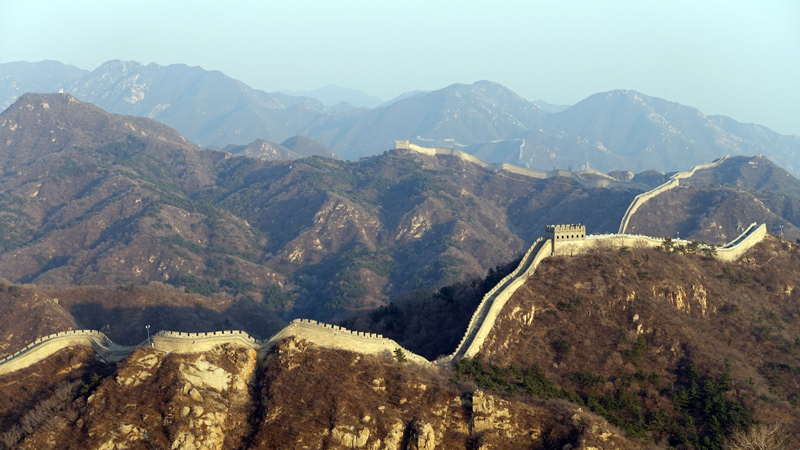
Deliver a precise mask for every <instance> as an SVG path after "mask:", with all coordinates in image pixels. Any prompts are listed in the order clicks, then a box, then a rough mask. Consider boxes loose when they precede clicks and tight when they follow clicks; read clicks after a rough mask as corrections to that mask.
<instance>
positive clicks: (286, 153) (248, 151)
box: [222, 139, 302, 161]
mask: <svg viewBox="0 0 800 450" xmlns="http://www.w3.org/2000/svg"><path fill="white" fill-rule="evenodd" d="M222 151H223V152H228V153H233V154H234V155H237V156H247V157H248V158H262V159H267V160H270V161H287V160H293V159H300V158H302V156H300V154H299V153H296V152H293V151H292V150H290V149H288V148H286V147H284V146H283V145H280V144H275V143H273V142H267V141H265V140H263V139H256V140H255V141H253V142H251V143H249V144H247V145H233V144H231V145H227V146H225V148H223V149H222Z"/></svg>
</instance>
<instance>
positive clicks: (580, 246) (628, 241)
mask: <svg viewBox="0 0 800 450" xmlns="http://www.w3.org/2000/svg"><path fill="white" fill-rule="evenodd" d="M766 232H767V226H766V225H765V224H761V225H757V224H755V223H753V224H751V225H750V226H749V227H748V228H747V229H746V230H745V231H744V233H742V235H741V236H739V237H737V238H736V239H734V240H733V241H731V242H730V243H729V244H727V245H725V246H724V247H720V248H718V249H717V256H716V257H717V259H720V260H723V261H734V260H736V259H738V258H739V257H740V256H741V255H742V254H744V252H746V251H747V250H749V249H750V248H751V247H752V246H754V245H755V244H757V243H758V242H760V241H761V240H762V239H763V238H764V236H766ZM673 242H674V243H675V244H676V245H687V244H689V241H685V240H675V241H673ZM663 243H664V240H663V239H657V238H652V237H649V236H637V235H620V234H607V235H590V236H586V238H585V239H571V240H565V241H561V242H558V243H556V242H554V241H553V240H551V239H543V238H540V239H539V240H537V241H536V242H535V243H534V244H533V245H532V246H531V248H530V249H528V252H527V253H526V254H525V256H524V257H523V258H522V261H521V262H520V264H519V266H517V268H516V270H514V272H512V273H511V274H509V275H508V276H507V277H505V278H503V280H502V281H500V283H498V284H497V286H495V288H494V289H492V290H491V291H489V292H488V293H487V294H486V295H485V296H484V298H483V300H482V301H481V304H480V305H479V306H478V308H477V309H476V310H475V313H474V314H473V316H472V319H471V320H470V323H469V326H468V327H467V331H466V332H465V333H464V337H463V338H462V339H461V342H460V343H459V345H458V348H457V349H456V351H455V352H453V354H452V355H451V356H450V358H449V359H448V360H447V361H444V362H452V361H454V360H456V359H459V358H464V357H473V356H475V354H477V353H478V352H480V348H481V346H482V345H483V343H484V342H485V341H486V338H487V337H488V336H489V332H490V331H491V329H492V328H493V327H494V324H495V322H496V321H497V317H498V316H499V315H500V311H501V310H502V309H503V307H504V306H505V304H506V303H507V302H508V300H509V299H510V298H511V296H512V295H514V292H516V291H517V289H519V288H520V287H521V286H522V285H523V284H524V283H525V281H526V280H527V279H528V278H529V277H530V276H531V275H533V273H534V271H535V270H536V267H537V266H538V265H539V263H540V262H541V261H542V260H543V259H545V258H547V257H548V256H552V255H562V256H577V255H580V254H582V253H586V252H587V251H589V250H591V249H593V248H603V247H606V248H620V247H631V248H654V247H657V246H659V245H661V244H663ZM531 255H533V256H531Z"/></svg>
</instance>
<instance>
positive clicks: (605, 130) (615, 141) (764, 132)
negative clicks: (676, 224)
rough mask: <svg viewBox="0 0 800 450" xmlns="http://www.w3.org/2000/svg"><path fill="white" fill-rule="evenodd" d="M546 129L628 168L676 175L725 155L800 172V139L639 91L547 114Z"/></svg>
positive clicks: (609, 95) (616, 93) (596, 97)
mask: <svg viewBox="0 0 800 450" xmlns="http://www.w3.org/2000/svg"><path fill="white" fill-rule="evenodd" d="M542 125H543V126H547V127H551V128H552V129H553V130H554V131H556V132H559V133H566V134H568V135H570V136H575V137H580V138H583V139H585V140H588V141H589V143H592V144H594V145H597V146H598V147H602V148H605V149H606V150H607V151H608V152H610V153H611V154H614V155H617V156H621V157H624V158H627V159H628V164H629V166H628V167H626V168H627V169H628V170H634V171H640V170H647V169H655V170H661V171H672V170H676V169H675V168H676V167H686V166H691V165H695V164H699V163H702V162H707V161H711V160H713V159H716V158H718V157H720V156H722V155H725V154H730V155H742V154H744V155H751V156H752V155H755V154H756V153H761V154H763V155H764V156H766V157H768V158H770V159H771V160H773V161H775V162H776V163H777V164H778V165H780V166H781V167H784V168H785V169H786V170H788V171H789V172H792V173H800V172H799V171H800V166H798V163H797V161H798V156H800V137H799V136H795V135H792V136H782V135H779V134H777V133H774V132H772V131H770V130H768V129H766V128H765V127H762V126H758V125H752V124H743V123H739V122H736V121H734V120H732V119H730V118H727V117H723V116H706V115H705V114H703V113H701V112H700V111H698V110H696V109H694V108H691V107H688V106H683V105H680V104H678V103H674V102H669V101H666V100H662V99H660V98H656V97H650V96H647V95H644V94H641V93H638V92H635V91H626V90H617V91H610V92H605V93H600V94H595V95H592V96H591V97H589V98H587V99H585V100H583V101H581V102H578V103H577V104H576V105H574V106H572V107H570V108H568V109H566V110H564V111H562V112H560V113H557V114H551V115H548V116H546V117H545V118H544V119H543V120H542ZM528 138H529V139H532V140H533V139H535V137H534V136H528ZM589 162H590V164H592V166H596V167H598V168H599V167H601V166H600V165H599V164H598V163H594V162H593V161H589ZM617 168H618V169H619V168H622V167H617ZM601 170H605V169H604V168H603V169H601ZM609 170H610V169H609Z"/></svg>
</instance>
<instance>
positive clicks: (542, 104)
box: [533, 100, 572, 114]
mask: <svg viewBox="0 0 800 450" xmlns="http://www.w3.org/2000/svg"><path fill="white" fill-rule="evenodd" d="M533 104H534V105H536V106H538V107H539V108H541V109H542V110H543V111H546V112H549V113H550V114H555V113H560V112H561V111H564V110H565V109H567V108H569V107H570V106H572V105H556V104H555V103H549V102H546V101H544V100H536V101H535V102H533Z"/></svg>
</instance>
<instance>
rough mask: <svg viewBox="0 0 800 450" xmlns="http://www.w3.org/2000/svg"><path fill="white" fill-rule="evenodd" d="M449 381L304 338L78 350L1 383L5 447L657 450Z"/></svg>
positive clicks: (583, 417)
mask: <svg viewBox="0 0 800 450" xmlns="http://www.w3.org/2000/svg"><path fill="white" fill-rule="evenodd" d="M342 367H352V368H353V369H354V370H347V371H343V370H341V368H342ZM53 371H55V372H56V373H55V375H53V374H50V373H48V372H53ZM45 373H47V376H43V375H44V374H45ZM448 375H452V372H451V373H449V374H448V372H447V371H444V372H442V371H437V370H431V369H423V368H421V367H417V366H414V365H408V366H406V367H403V366H401V365H399V364H398V363H397V362H394V361H392V360H391V359H386V358H378V357H373V356H363V355H358V354H356V353H352V352H348V351H342V350H326V349H321V348H319V347H316V346H314V345H311V344H309V343H307V342H305V341H303V340H297V339H294V338H290V339H288V340H284V341H282V342H280V343H279V344H278V345H277V346H276V347H275V348H274V349H273V350H272V351H271V352H270V353H269V354H268V355H267V356H266V358H264V359H263V360H257V358H256V353H255V352H254V351H253V350H246V349H242V348H237V347H235V346H226V347H220V348H218V349H216V350H214V351H209V352H203V353H193V354H181V353H177V352H176V353H165V352H161V351H159V350H157V349H150V348H142V349H139V350H137V351H136V352H134V353H133V354H131V355H130V356H129V357H128V358H127V359H126V360H125V361H124V362H122V363H121V364H119V365H117V366H106V365H103V364H101V363H100V362H99V361H98V360H97V359H94V358H91V357H90V355H88V354H86V352H85V351H82V350H81V349H76V350H72V351H64V352H62V353H60V354H57V355H54V356H53V357H51V358H50V359H49V360H48V361H46V363H45V364H38V365H35V366H33V367H30V368H28V369H26V370H25V371H23V372H19V373H15V374H13V375H10V376H9V375H6V376H3V377H0V383H2V385H3V386H4V389H3V397H4V400H7V401H4V402H3V403H2V406H0V413H2V414H0V418H2V419H0V420H2V422H0V424H2V427H0V429H2V430H3V431H2V432H0V445H5V446H6V447H7V448H16V447H20V446H21V448H26V447H27V448H51V449H67V448H122V447H124V448H154V447H155V448H173V447H174V448H192V447H194V448H230V449H239V448H241V449H244V448H249V449H276V448H286V449H289V448H303V447H309V448H331V449H344V448H371V449H380V448H386V449H399V448H403V449H428V450H433V449H471V448H476V447H483V448H487V447H488V446H491V448H494V449H498V450H503V449H513V448H520V447H524V448H531V449H548V448H564V447H565V446H570V448H591V446H597V445H613V446H614V448H618V449H621V450H629V449H630V450H632V449H638V448H647V444H645V443H644V442H642V441H641V440H638V439H630V438H626V437H625V436H624V435H622V433H621V432H620V431H619V430H617V429H615V428H614V427H613V426H610V425H609V424H608V423H607V422H606V421H605V420H603V419H601V418H599V417H597V416H596V415H594V414H592V413H588V412H586V411H585V410H583V409H581V408H576V407H575V406H574V405H570V404H568V403H565V402H559V401H546V402H537V403H527V402H524V401H519V400H515V399H504V398H502V397H500V396H496V395H490V394H485V393H483V392H481V391H476V390H475V386H474V384H470V383H465V384H460V385H458V384H454V383H452V382H451V381H449V379H448ZM9 399H11V400H10V401H8V400H9ZM23 404H25V405H28V406H27V407H23ZM145 411H146V412H145ZM564 417H569V418H570V420H563V419H564ZM165 423H166V424H167V425H165ZM43 425H44V426H43ZM299 445H302V447H298V446H299ZM595 448H596V447H595Z"/></svg>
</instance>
